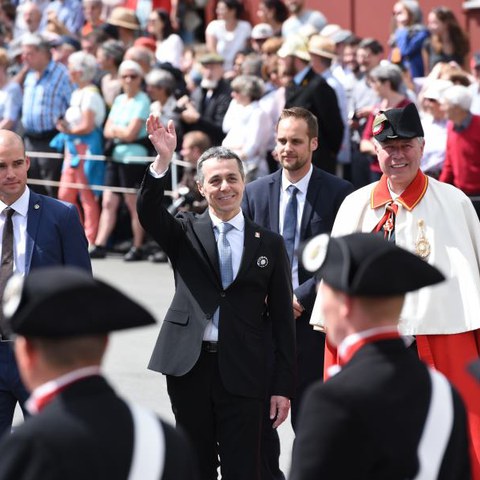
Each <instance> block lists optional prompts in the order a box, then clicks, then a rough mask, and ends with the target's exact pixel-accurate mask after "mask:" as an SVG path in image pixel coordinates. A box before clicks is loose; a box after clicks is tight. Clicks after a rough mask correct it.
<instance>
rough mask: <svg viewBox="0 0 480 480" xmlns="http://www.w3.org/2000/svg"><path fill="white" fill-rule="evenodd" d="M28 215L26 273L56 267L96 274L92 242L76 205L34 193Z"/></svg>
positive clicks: (31, 196) (31, 195)
mask: <svg viewBox="0 0 480 480" xmlns="http://www.w3.org/2000/svg"><path fill="white" fill-rule="evenodd" d="M27 215H28V216H27V239H26V252H25V274H28V273H29V272H30V270H32V269H35V268H39V267H47V266H54V265H69V266H73V267H78V268H81V269H83V270H86V271H88V272H91V271H92V267H91V263H90V257H89V255H88V242H87V239H86V237H85V231H84V229H83V227H82V224H81V222H80V219H79V216H78V212H77V209H76V207H75V206H74V205H72V204H70V203H65V202H61V201H59V200H55V199H53V198H50V197H47V196H44V195H39V194H38V193H35V192H33V191H30V201H29V205H28V214H27Z"/></svg>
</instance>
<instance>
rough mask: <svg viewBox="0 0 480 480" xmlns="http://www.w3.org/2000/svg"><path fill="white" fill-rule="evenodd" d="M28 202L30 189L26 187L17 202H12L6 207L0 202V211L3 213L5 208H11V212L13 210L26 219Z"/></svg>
mask: <svg viewBox="0 0 480 480" xmlns="http://www.w3.org/2000/svg"><path fill="white" fill-rule="evenodd" d="M29 202H30V189H29V188H28V187H26V188H25V191H24V192H23V193H22V195H21V196H20V197H19V198H18V199H17V200H15V202H13V203H12V204H11V205H6V204H5V203H3V202H2V201H1V200H0V211H1V212H3V211H4V210H5V208H7V207H11V208H13V210H15V212H17V213H19V214H20V215H22V216H24V217H26V216H27V213H28V203H29Z"/></svg>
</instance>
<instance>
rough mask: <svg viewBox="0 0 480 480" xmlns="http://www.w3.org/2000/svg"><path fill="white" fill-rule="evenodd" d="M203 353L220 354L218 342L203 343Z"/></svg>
mask: <svg viewBox="0 0 480 480" xmlns="http://www.w3.org/2000/svg"><path fill="white" fill-rule="evenodd" d="M202 351H204V352H207V353H217V352H218V342H208V341H203V342H202Z"/></svg>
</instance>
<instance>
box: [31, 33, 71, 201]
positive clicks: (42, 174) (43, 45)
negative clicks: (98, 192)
mask: <svg viewBox="0 0 480 480" xmlns="http://www.w3.org/2000/svg"><path fill="white" fill-rule="evenodd" d="M22 50H23V52H22V58H23V62H24V64H25V65H26V66H27V67H28V73H27V75H26V77H25V82H24V84H23V88H24V93H23V105H22V124H23V128H24V130H25V147H26V148H27V150H28V151H35V152H54V149H53V148H51V147H50V146H49V143H50V140H51V139H52V138H53V137H54V136H55V135H56V134H57V133H58V131H57V130H56V128H55V125H56V123H57V121H58V120H59V119H60V118H62V117H63V116H64V114H65V111H66V110H67V108H68V106H69V105H70V96H71V94H72V91H73V86H72V84H71V83H70V79H69V76H68V71H67V69H66V67H65V66H64V65H61V64H60V63H56V62H54V61H53V60H52V55H51V52H50V45H49V44H48V42H46V41H45V40H44V39H43V38H42V37H41V36H40V35H34V34H32V35H28V36H27V35H26V36H25V37H24V38H23V41H22ZM31 161H32V164H31V171H30V178H33V179H41V180H51V181H52V180H53V181H59V180H60V173H61V170H62V162H61V161H60V159H56V158H55V159H52V158H37V157H33V158H32V159H31ZM33 189H34V190H35V191H37V192H39V193H43V194H48V195H50V196H54V197H55V196H56V193H57V191H58V188H57V187H54V186H51V185H47V186H41V185H38V186H34V187H33Z"/></svg>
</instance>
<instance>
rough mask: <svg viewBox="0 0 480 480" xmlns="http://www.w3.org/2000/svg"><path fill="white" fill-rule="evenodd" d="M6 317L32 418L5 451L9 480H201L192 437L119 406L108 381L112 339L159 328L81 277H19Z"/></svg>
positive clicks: (66, 271)
mask: <svg viewBox="0 0 480 480" xmlns="http://www.w3.org/2000/svg"><path fill="white" fill-rule="evenodd" d="M7 291H8V293H9V296H8V299H7V300H6V301H5V304H4V310H5V312H8V313H9V315H10V316H11V318H10V322H9V323H10V327H11V330H12V331H13V332H14V333H15V334H16V335H17V337H16V339H15V354H16V357H17V360H18V365H19V369H20V373H21V376H22V378H23V380H24V382H25V385H26V386H27V387H28V388H29V389H30V390H31V391H32V395H31V397H30V398H29V400H28V402H27V405H28V408H29V410H30V411H31V413H32V415H33V416H32V417H31V418H30V419H29V420H28V421H27V422H26V423H24V424H23V425H21V426H19V427H18V428H17V429H16V430H15V433H14V434H12V435H10V436H6V437H4V439H3V442H2V443H1V444H0V450H1V452H2V461H1V462H0V479H2V480H7V479H13V478H15V479H16V480H27V479H31V478H38V479H40V478H45V479H46V478H49V479H52V480H53V479H57V480H65V479H67V478H68V479H69V480H75V479H78V480H80V479H82V480H84V479H86V478H92V479H93V478H97V479H100V478H103V479H107V478H115V479H122V478H129V479H138V480H140V479H142V480H147V479H152V480H153V479H155V480H159V479H161V480H174V479H175V480H177V479H178V480H194V479H196V478H197V477H196V475H195V462H194V459H193V455H192V452H191V449H190V447H189V445H188V444H187V441H186V439H185V438H184V437H183V435H182V434H181V433H180V432H178V431H175V430H174V429H173V428H172V427H171V426H169V425H167V424H165V423H164V422H161V421H160V420H159V419H158V418H157V417H156V416H155V415H154V414H153V413H151V412H149V411H147V410H144V409H143V408H141V407H139V406H136V405H133V404H129V403H127V402H125V401H124V400H122V399H121V398H119V397H118V396H117V395H116V393H115V392H114V390H113V389H112V388H111V387H110V385H109V384H108V383H107V381H106V379H105V378H104V377H103V376H102V374H101V370H100V365H101V362H102V360H103V357H104V354H105V351H106V348H107V344H108V334H109V333H110V332H111V331H115V330H124V329H127V328H134V327H141V326H145V325H151V324H154V323H155V320H154V319H153V317H152V316H151V315H150V314H149V313H148V312H147V311H146V310H145V309H144V308H143V307H141V306H140V305H138V304H137V303H135V302H133V301H132V300H130V299H129V298H127V297H126V296H125V295H123V294H122V293H120V292H119V291H118V290H116V289H114V288H112V287H111V286H109V285H107V284H106V283H103V282H101V281H99V280H95V279H94V278H92V276H91V275H90V274H88V273H86V272H83V271H82V270H79V269H76V268H71V267H70V268H66V267H49V268H44V269H40V270H37V271H35V272H32V274H31V275H29V276H28V277H26V278H25V280H24V281H23V282H22V279H21V277H20V278H18V277H13V278H12V279H11V280H10V283H9V284H8V285H7Z"/></svg>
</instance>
